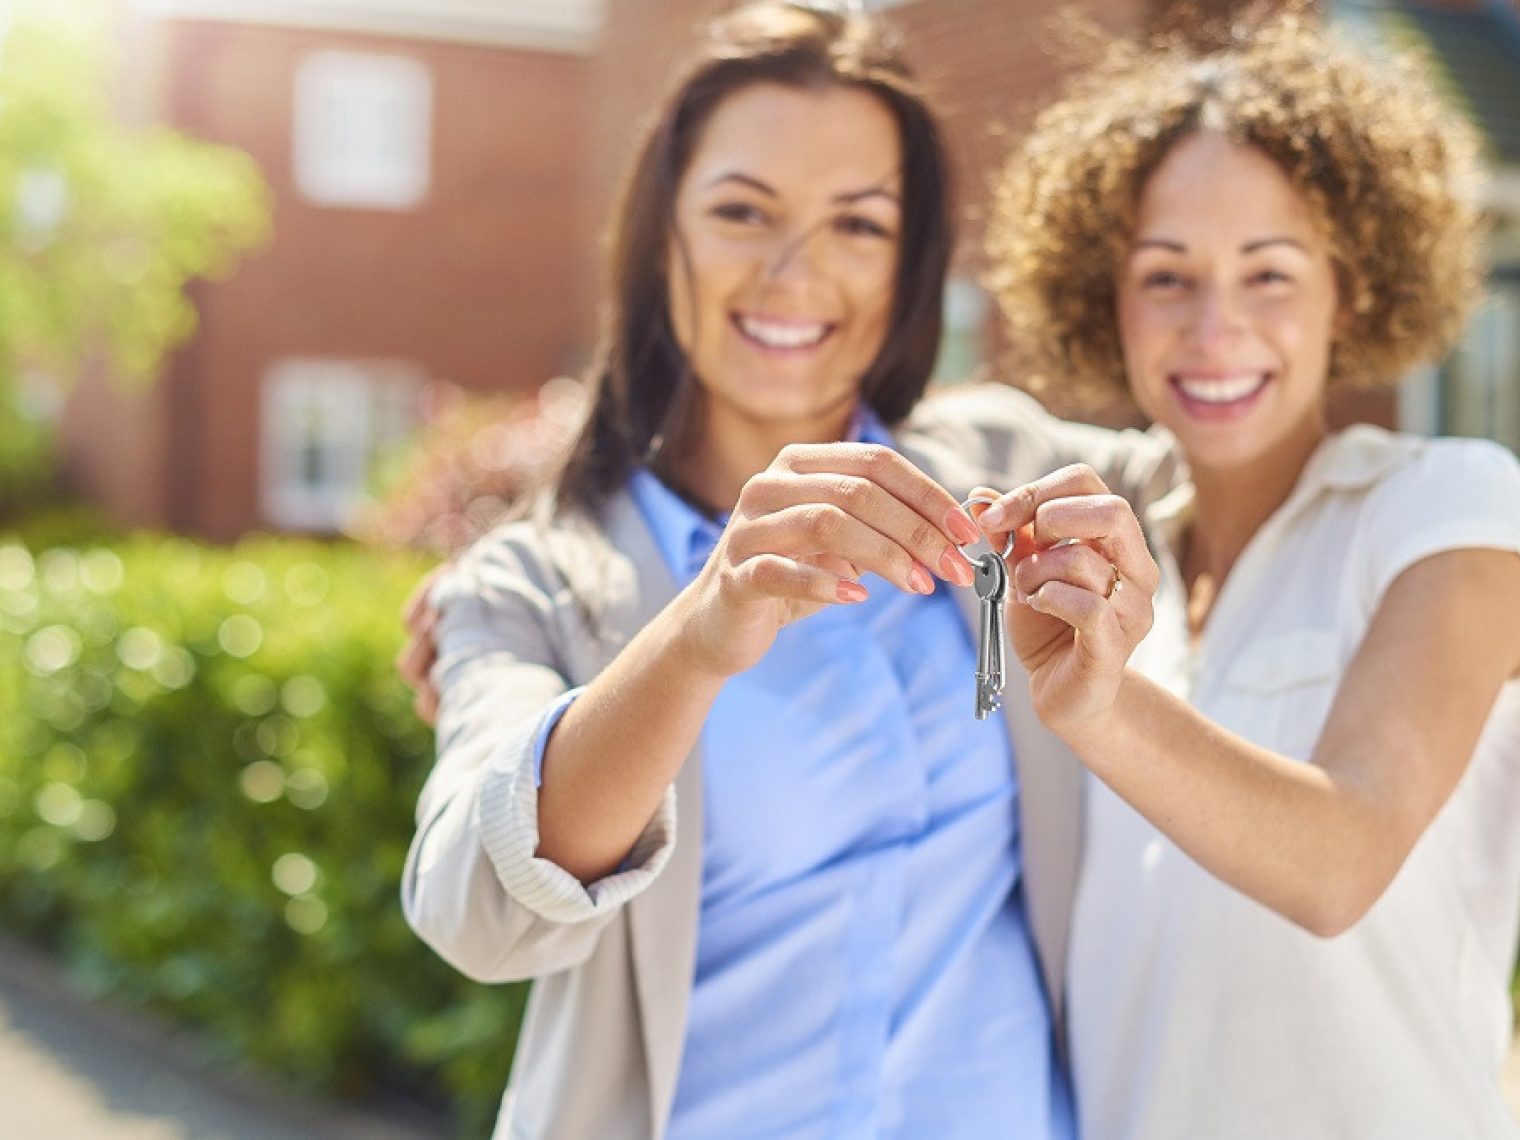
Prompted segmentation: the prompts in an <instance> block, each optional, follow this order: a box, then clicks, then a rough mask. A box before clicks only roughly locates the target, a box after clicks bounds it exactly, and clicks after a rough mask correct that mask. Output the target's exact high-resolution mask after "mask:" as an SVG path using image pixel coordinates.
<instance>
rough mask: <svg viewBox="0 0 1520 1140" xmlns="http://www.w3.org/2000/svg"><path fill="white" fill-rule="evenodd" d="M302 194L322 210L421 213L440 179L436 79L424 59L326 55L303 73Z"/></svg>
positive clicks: (295, 136) (298, 115) (299, 115)
mask: <svg viewBox="0 0 1520 1140" xmlns="http://www.w3.org/2000/svg"><path fill="white" fill-rule="evenodd" d="M294 108H295V111H294V122H293V124H292V130H291V145H292V152H293V153H292V163H291V170H292V172H293V174H294V178H295V184H296V188H297V189H298V190H299V191H300V193H301V194H302V196H303V197H305V198H306V199H307V200H308V201H310V202H314V203H316V204H317V205H320V206H332V207H349V208H357V209H373V210H395V211H405V210H414V209H416V208H417V207H418V206H419V205H421V204H422V202H423V201H424V200H425V199H426V198H427V195H428V190H429V187H430V184H431V181H432V119H433V77H432V73H431V72H430V71H429V70H428V69H427V67H426V66H425V65H424V64H423V63H421V62H420V61H418V60H416V59H413V58H411V57H409V56H404V55H385V54H380V53H376V52H355V51H318V52H312V53H311V54H310V55H308V56H306V57H305V58H304V59H303V60H301V62H300V64H299V65H298V66H297V68H296V75H295V99H294Z"/></svg>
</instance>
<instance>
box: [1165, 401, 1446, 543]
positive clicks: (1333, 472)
mask: <svg viewBox="0 0 1520 1140" xmlns="http://www.w3.org/2000/svg"><path fill="white" fill-rule="evenodd" d="M1171 442H1172V446H1173V447H1175V446H1176V441H1175V440H1173V441H1171ZM1424 445H1425V441H1424V440H1423V439H1421V438H1419V437H1417V436H1409V435H1401V434H1397V433H1395V432H1390V431H1386V430H1385V429H1383V428H1380V427H1375V426H1373V425H1372V424H1353V425H1352V426H1351V427H1348V428H1345V429H1344V430H1342V431H1338V432H1332V433H1331V434H1329V435H1327V436H1326V437H1325V438H1324V439H1322V440H1321V441H1320V443H1319V446H1318V447H1316V448H1315V449H1314V453H1313V454H1312V455H1310V456H1309V462H1308V463H1306V464H1304V469H1303V471H1302V472H1300V473H1299V476H1298V482H1297V483H1296V484H1294V486H1293V490H1292V492H1291V493H1290V494H1289V495H1288V498H1287V501H1286V502H1284V503H1283V505H1282V506H1281V507H1279V508H1278V510H1277V515H1278V516H1279V517H1287V516H1291V515H1294V514H1297V513H1298V512H1299V511H1300V510H1302V509H1303V508H1304V507H1306V506H1308V505H1309V504H1310V503H1312V502H1313V501H1314V500H1315V499H1317V498H1318V497H1319V496H1320V495H1321V494H1322V493H1325V492H1333V491H1360V490H1365V489H1366V488H1368V487H1370V486H1372V485H1373V484H1374V483H1376V482H1377V481H1378V480H1380V479H1381V478H1383V476H1384V475H1386V474H1387V473H1388V472H1389V471H1391V470H1392V469H1393V468H1395V467H1398V466H1399V465H1400V464H1402V463H1403V462H1404V461H1405V460H1406V459H1407V458H1408V457H1409V456H1410V455H1412V454H1414V452H1416V451H1418V450H1419V449H1420V448H1421V447H1423V446H1424ZM1192 517H1193V484H1192V482H1191V480H1188V481H1184V482H1183V483H1181V484H1180V485H1179V486H1177V487H1176V488H1175V489H1174V490H1172V491H1170V492H1169V493H1167V494H1166V495H1164V496H1162V497H1161V498H1160V499H1158V500H1156V502H1154V503H1153V504H1151V507H1150V509H1149V510H1147V511H1146V513H1145V520H1146V523H1147V524H1148V525H1149V526H1151V527H1152V528H1154V529H1156V530H1158V531H1160V532H1162V533H1164V534H1165V535H1166V536H1167V538H1168V540H1169V541H1173V542H1175V540H1176V535H1177V532H1178V531H1179V530H1180V529H1181V528H1183V527H1185V526H1186V525H1187V524H1188V523H1189V522H1190V521H1191V520H1192Z"/></svg>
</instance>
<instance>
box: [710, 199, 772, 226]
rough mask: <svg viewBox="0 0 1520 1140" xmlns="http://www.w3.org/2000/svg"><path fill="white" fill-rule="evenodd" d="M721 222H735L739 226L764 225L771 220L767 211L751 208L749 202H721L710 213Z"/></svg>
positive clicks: (756, 207)
mask: <svg viewBox="0 0 1520 1140" xmlns="http://www.w3.org/2000/svg"><path fill="white" fill-rule="evenodd" d="M708 213H709V214H711V215H712V216H713V217H715V218H717V219H718V220H719V221H724V222H734V223H736V224H739V225H754V226H758V225H764V224H765V222H767V221H768V220H769V219H768V218H767V217H766V215H765V211H764V210H762V209H760V208H759V207H758V206H751V205H750V204H749V203H748V202H720V203H719V204H718V205H716V206H714V207H713V208H712V209H711V210H709V211H708Z"/></svg>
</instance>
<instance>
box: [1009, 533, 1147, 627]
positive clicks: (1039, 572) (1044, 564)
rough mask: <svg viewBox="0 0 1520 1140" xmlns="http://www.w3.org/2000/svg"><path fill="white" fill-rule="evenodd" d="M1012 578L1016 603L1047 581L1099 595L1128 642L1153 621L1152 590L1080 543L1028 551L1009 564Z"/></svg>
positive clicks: (1036, 591) (1035, 591) (1033, 592)
mask: <svg viewBox="0 0 1520 1140" xmlns="http://www.w3.org/2000/svg"><path fill="white" fill-rule="evenodd" d="M1012 579H1013V584H1014V599H1015V600H1016V601H1020V602H1022V601H1025V600H1026V599H1027V598H1029V597H1030V596H1031V595H1033V594H1036V593H1038V592H1039V591H1040V589H1041V588H1042V587H1043V586H1045V585H1046V584H1047V583H1050V582H1065V583H1066V584H1067V585H1071V586H1075V587H1077V588H1078V589H1080V590H1085V591H1087V592H1088V593H1090V594H1094V595H1096V596H1097V597H1099V598H1102V599H1103V601H1104V602H1106V603H1107V604H1108V606H1109V608H1110V609H1112V610H1113V611H1114V614H1115V615H1116V616H1117V618H1118V620H1119V627H1120V629H1121V630H1123V631H1124V633H1125V635H1126V636H1127V637H1128V639H1129V642H1130V643H1131V644H1136V643H1138V642H1139V641H1140V639H1141V638H1143V637H1144V636H1145V635H1146V634H1147V633H1149V632H1150V629H1151V625H1152V623H1153V621H1154V620H1155V614H1154V611H1153V608H1152V604H1151V594H1152V591H1150V590H1148V589H1146V588H1145V587H1143V586H1142V585H1141V584H1140V583H1138V582H1135V581H1133V580H1127V579H1126V578H1125V576H1124V574H1123V572H1122V571H1121V570H1120V569H1119V567H1118V566H1117V565H1115V564H1114V563H1111V562H1110V561H1109V560H1108V557H1107V556H1106V555H1104V554H1102V553H1101V552H1099V551H1097V550H1095V549H1093V548H1092V547H1090V546H1087V545H1084V544H1082V543H1070V544H1066V545H1062V546H1054V547H1050V548H1049V549H1046V550H1035V551H1032V552H1031V553H1030V554H1028V555H1027V556H1025V557H1023V558H1020V559H1019V560H1018V561H1017V562H1016V563H1014V564H1013V566H1012Z"/></svg>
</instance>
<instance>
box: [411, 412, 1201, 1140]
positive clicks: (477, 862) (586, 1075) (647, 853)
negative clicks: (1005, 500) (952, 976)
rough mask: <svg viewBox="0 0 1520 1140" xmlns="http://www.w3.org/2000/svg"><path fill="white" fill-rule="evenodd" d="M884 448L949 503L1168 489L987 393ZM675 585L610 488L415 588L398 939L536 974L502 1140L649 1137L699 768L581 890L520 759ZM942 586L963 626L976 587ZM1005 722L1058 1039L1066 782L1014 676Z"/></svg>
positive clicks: (1153, 449)
mask: <svg viewBox="0 0 1520 1140" xmlns="http://www.w3.org/2000/svg"><path fill="white" fill-rule="evenodd" d="M896 438H897V442H898V446H899V448H900V449H901V451H902V452H903V454H905V455H906V456H907V457H908V458H910V459H911V460H912V461H913V462H914V463H915V464H917V465H918V466H919V467H921V468H922V469H923V470H924V471H926V472H928V473H929V474H931V475H932V476H933V477H934V478H935V479H936V480H938V481H939V482H940V483H942V484H943V485H944V486H945V487H946V488H947V489H949V491H950V492H951V493H952V494H953V495H956V496H957V497H964V496H965V494H966V493H967V492H968V491H969V490H970V488H972V487H974V486H976V485H978V484H986V485H989V486H993V487H997V488H1000V489H1011V488H1012V487H1013V486H1015V485H1017V484H1019V483H1023V482H1027V481H1029V480H1031V479H1034V478H1037V477H1039V476H1041V475H1044V474H1046V473H1048V472H1049V471H1051V470H1054V469H1055V468H1057V467H1059V466H1062V465H1063V464H1066V463H1070V462H1075V461H1078V460H1080V461H1083V462H1087V463H1090V464H1091V465H1092V466H1093V467H1095V468H1097V469H1098V471H1099V473H1100V474H1101V475H1102V476H1103V477H1104V479H1105V481H1107V482H1108V484H1109V485H1110V486H1111V487H1113V488H1114V489H1115V490H1118V491H1121V492H1122V493H1124V494H1126V495H1128V496H1129V497H1130V498H1131V499H1132V500H1135V501H1136V503H1137V506H1139V507H1141V508H1143V507H1144V506H1145V505H1146V504H1147V503H1148V502H1149V501H1150V500H1151V499H1153V498H1155V497H1157V495H1158V494H1159V493H1161V492H1162V491H1164V490H1165V489H1166V487H1167V486H1169V485H1170V482H1171V480H1172V478H1173V473H1172V470H1171V462H1170V459H1169V458H1168V456H1167V453H1166V451H1165V448H1164V447H1163V446H1162V445H1161V444H1160V443H1159V442H1158V441H1156V440H1153V439H1151V438H1150V437H1147V436H1144V435H1141V434H1139V433H1135V432H1125V433H1118V434H1116V433H1112V432H1106V431H1102V430H1100V429H1096V428H1090V427H1085V426H1080V425H1074V424H1068V423H1064V422H1062V421H1059V420H1055V419H1053V418H1052V417H1050V416H1049V415H1048V414H1047V413H1045V412H1044V411H1043V410H1042V409H1041V408H1040V407H1039V405H1038V404H1036V403H1035V402H1034V401H1033V400H1031V399H1030V398H1029V397H1027V396H1024V395H1022V394H1021V393H1018V392H1015V391H1013V390H1011V389H1008V388H1005V387H1002V386H992V385H988V386H982V387H963V388H958V389H951V390H950V391H949V392H947V393H946V394H944V395H943V396H938V397H935V398H932V399H930V400H926V401H925V402H924V404H923V405H922V406H921V407H920V409H919V410H918V411H916V412H915V413H914V415H913V417H912V418H911V419H910V420H909V421H908V422H907V423H906V424H904V425H903V426H902V427H901V429H900V430H899V431H898V432H897V433H896ZM940 588H941V589H946V588H950V587H946V586H944V585H941V587H940ZM675 593H676V585H675V583H674V582H673V581H672V580H671V578H670V575H669V573H668V571H667V570H666V568H665V566H664V563H663V561H662V559H661V557H660V554H659V551H658V550H657V548H656V546H655V543H654V539H653V537H652V535H651V534H650V532H649V530H648V528H647V527H646V526H645V524H644V521H643V519H642V516H641V515H640V514H639V511H638V509H637V508H636V507H635V505H634V504H633V501H632V499H631V498H630V497H629V496H628V495H627V494H626V493H622V494H618V495H616V496H614V497H613V499H612V500H611V502H610V503H609V504H608V506H607V508H606V511H605V513H604V516H603V518H602V519H601V520H599V522H598V523H596V524H590V523H582V524H581V525H579V526H577V525H574V524H572V523H570V522H564V523H560V522H556V523H553V524H550V525H548V526H547V527H545V526H538V527H535V526H533V525H532V524H529V523H523V522H516V523H511V524H508V525H506V526H504V527H502V528H500V529H498V530H497V531H495V532H493V533H492V534H490V535H487V536H486V537H485V538H483V539H482V540H481V541H480V542H479V543H477V544H476V545H475V546H474V547H473V548H472V549H471V550H470V551H469V552H468V553H467V554H466V555H465V556H464V557H463V558H462V559H461V560H460V561H459V563H458V564H457V565H456V567H455V568H454V570H453V571H452V572H451V573H450V574H449V575H448V576H447V577H446V579H445V580H444V581H443V582H441V583H440V585H439V587H438V589H437V590H436V592H435V600H436V602H437V604H438V605H439V607H440V609H441V612H442V618H441V621H440V624H439V626H438V631H437V639H438V647H439V659H438V665H437V668H436V670H435V678H436V680H437V682H438V685H439V689H440V693H441V699H442V703H441V707H440V714H439V721H438V762H437V766H436V767H435V768H434V770H433V773H432V774H431V776H430V777H429V779H428V782H427V786H426V787H425V788H424V789H423V792H422V796H421V799H420V801H419V804H418V809H417V823H418V828H417V835H416V838H415V839H414V840H413V843H412V848H411V852H410V853H409V855H408V858H407V868H406V874H405V881H404V884H403V888H402V894H403V903H404V907H405V910H406V914H407V918H408V920H409V921H410V922H411V924H412V926H413V927H414V928H415V929H416V931H417V932H418V934H419V935H420V936H421V937H422V938H423V939H424V940H425V941H427V942H428V944H429V945H431V946H432V947H433V948H434V949H435V950H436V951H437V952H438V953H439V954H440V955H442V956H443V957H444V958H445V959H447V960H448V961H449V962H451V963H452V964H453V965H454V966H455V967H457V968H458V969H459V970H461V971H462V972H464V973H465V974H467V975H469V976H471V977H473V978H477V979H479V980H481V981H488V982H501V981H509V980H514V979H521V978H536V979H538V980H537V983H536V985H535V986H534V987H533V992H532V995H531V998H530V1000H529V1004H528V1010H527V1014H526V1017H525V1020H524V1023H523V1028H522V1034H521V1037H520V1040H519V1043H518V1048H517V1056H516V1060H515V1062H514V1066H513V1074H512V1087H511V1088H509V1089H508V1091H507V1094H506V1097H505V1099H504V1101H503V1105H502V1113H501V1117H500V1120H499V1122H498V1125H497V1130H496V1133H495V1134H496V1136H498V1137H512V1138H522V1140H644V1138H649V1140H660V1138H661V1137H663V1135H664V1131H665V1122H666V1120H667V1118H668V1116H669V1112H670V1106H671V1100H672V1098H673V1096H674V1093H675V1087H676V1077H677V1068H678V1066H679V1064H680V1059H681V1053H682V1049H683V1047H684V1039H685V1023H686V1003H687V998H688V995H689V992H690V989H691V980H692V971H693V962H694V958H695V949H696V933H697V914H698V896H699V892H700V888H701V880H702V870H701V860H702V774H701V772H702V761H701V757H700V755H699V754H698V753H697V752H695V751H694V752H693V753H692V755H691V756H690V757H689V758H688V759H687V761H686V763H685V765H684V766H683V767H682V769H681V772H680V775H679V776H678V777H677V779H676V782H675V786H674V788H672V789H671V791H670V792H668V793H667V794H666V797H665V800H664V802H663V803H662V805H661V807H660V809H659V811H658V812H657V813H656V815H655V818H654V819H653V820H651V822H650V824H649V826H648V828H647V829H646V830H645V832H644V834H643V836H642V837H641V838H640V839H639V841H638V843H637V844H636V845H635V848H634V850H633V852H632V853H631V854H630V856H629V858H628V860H627V861H626V863H625V869H624V870H622V871H620V872H618V873H617V874H614V875H612V876H610V877H609V878H607V879H603V880H601V881H599V882H597V883H594V884H592V885H590V886H589V887H586V886H583V885H582V884H581V883H579V882H578V881H576V880H575V879H573V878H572V877H571V876H570V875H568V874H567V873H566V872H565V871H563V870H562V869H561V868H559V867H556V866H554V865H553V864H550V863H548V862H546V861H544V860H541V859H538V858H536V857H535V855H534V851H535V849H536V847H537V843H538V832H537V799H536V795H537V793H536V787H535V782H534V779H533V769H532V755H533V739H534V736H535V734H536V732H537V730H538V728H539V726H540V724H541V723H542V720H543V716H544V713H545V710H546V708H547V707H548V706H549V705H550V703H551V702H553V701H554V700H555V699H556V698H557V697H558V696H559V695H560V694H561V693H563V692H564V691H565V690H566V689H567V688H570V687H572V686H576V685H582V684H585V683H586V682H588V681H590V680H591V679H592V678H593V677H595V676H596V675H597V673H598V672H600V670H601V669H602V668H604V667H605V665H606V664H607V662H609V661H610V660H611V659H612V657H613V656H614V655H615V654H616V653H617V652H618V650H619V649H620V648H621V647H622V646H623V645H624V644H626V643H627V641H628V640H629V639H630V638H631V637H632V636H633V634H634V633H635V632H637V631H638V630H639V629H640V628H642V627H643V626H644V625H645V624H647V623H648V622H649V621H650V620H651V619H652V618H653V617H654V616H655V614H657V613H658V612H659V611H660V610H661V609H662V608H663V607H664V606H665V605H666V604H668V603H669V602H670V600H671V599H672V598H673V597H674V596H675ZM956 593H957V597H958V598H959V599H960V600H961V601H962V603H963V607H962V608H963V609H964V611H965V616H966V619H967V621H968V622H969V623H971V628H972V629H973V630H975V628H976V619H977V614H976V598H975V595H974V594H973V592H972V591H970V590H958V591H956ZM1005 708H1006V722H1007V726H1008V730H1009V733H1010V736H1011V737H1012V739H1013V742H1014V745H1015V757H1016V762H1017V765H1018V776H1019V784H1020V795H1019V808H1020V821H1019V825H1020V838H1021V843H1022V845H1023V867H1024V880H1023V881H1024V891H1025V899H1026V903H1027V908H1028V914H1029V921H1030V927H1031V929H1032V931H1033V935H1034V941H1035V945H1036V950H1037V952H1038V956H1039V961H1040V966H1041V971H1042V976H1043V980H1044V984H1045V989H1046V994H1047V997H1048V998H1049V1000H1050V1003H1051V1008H1052V1009H1053V1010H1054V1011H1056V1013H1055V1018H1056V1024H1057V1032H1058V1034H1059V1033H1060V1024H1061V1017H1060V1014H1061V1009H1062V1000H1061V995H1062V975H1063V967H1064V959H1065V949H1066V936H1067V923H1068V919H1069V915H1070V908H1071V897H1072V890H1073V887H1074V885H1075V882H1076V875H1077V860H1078V854H1079V851H1080V847H1081V844H1080V826H1081V812H1080V807H1081V779H1080V772H1079V770H1078V767H1077V764H1076V761H1075V760H1074V758H1072V757H1071V755H1070V754H1069V753H1068V752H1067V751H1066V749H1065V747H1064V746H1063V745H1062V744H1061V743H1060V742H1059V741H1058V740H1057V739H1056V738H1055V737H1054V736H1052V735H1051V734H1050V733H1048V732H1047V731H1046V730H1045V729H1044V727H1043V726H1042V725H1041V724H1040V723H1039V722H1038V720H1037V719H1036V718H1035V715H1034V712H1033V709H1032V707H1031V706H1030V703H1029V698H1028V692H1027V688H1026V687H1025V686H1024V685H1023V684H1022V683H1021V680H1020V677H1019V676H1018V674H1017V672H1016V673H1015V674H1014V675H1013V676H1012V677H1011V678H1010V679H1009V685H1008V691H1007V694H1006V698H1005ZM971 711H972V679H971V677H969V676H968V677H967V678H966V715H967V716H970V715H971ZM677 804H679V805H680V810H679V813H677V810H676V805H677Z"/></svg>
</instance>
